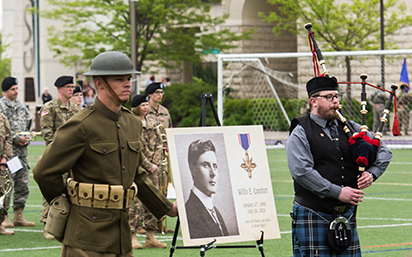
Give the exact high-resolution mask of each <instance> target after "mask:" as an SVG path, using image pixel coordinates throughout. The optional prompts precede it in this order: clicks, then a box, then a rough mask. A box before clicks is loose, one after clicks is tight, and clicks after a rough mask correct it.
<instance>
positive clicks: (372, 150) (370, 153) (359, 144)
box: [305, 23, 400, 174]
mask: <svg viewBox="0 0 412 257" xmlns="http://www.w3.org/2000/svg"><path fill="white" fill-rule="evenodd" d="M305 29H307V30H308V40H309V45H310V48H311V51H312V61H313V66H314V73H315V77H316V76H325V77H330V71H329V70H328V69H327V68H326V64H325V60H324V59H323V56H322V53H321V51H320V49H319V46H318V44H317V42H316V39H315V34H314V32H313V31H312V24H311V23H307V24H306V25H305ZM319 66H321V67H322V69H323V73H322V74H321V73H320V71H319ZM367 77H368V76H367V75H366V74H361V75H360V78H361V80H362V81H361V82H338V84H361V86H362V91H361V107H362V108H361V110H360V113H361V116H362V124H361V131H356V130H355V129H354V127H353V126H352V125H351V123H350V122H348V121H347V120H346V118H345V117H344V116H343V114H342V111H341V108H339V109H336V110H335V111H336V113H337V115H338V117H339V120H340V121H341V122H342V123H343V124H344V128H343V130H344V132H345V133H346V134H347V136H348V138H349V140H348V142H349V145H350V149H351V154H352V156H353V158H354V160H355V161H356V163H357V164H358V165H359V172H360V174H362V172H363V171H365V170H366V169H367V168H368V167H369V166H370V165H371V164H372V163H373V162H374V161H375V160H376V155H377V152H378V148H379V146H380V141H381V138H382V131H383V127H384V125H385V123H386V122H387V121H388V117H389V110H390V107H391V105H392V101H394V113H395V117H394V124H393V128H392V133H393V135H394V136H398V135H400V132H399V122H398V118H397V115H396V95H395V91H396V90H397V89H398V86H397V85H396V84H392V85H391V89H392V90H391V91H388V90H385V89H382V88H379V87H377V86H375V85H372V84H369V83H367V82H366V79H367ZM366 85H368V86H371V87H373V88H376V89H378V90H383V91H385V92H388V93H389V94H390V95H389V99H388V101H387V102H386V105H385V109H384V110H383V112H382V117H381V118H380V123H379V127H378V129H377V131H376V132H375V137H374V138H373V139H371V138H370V137H369V136H368V135H367V131H368V126H367V125H366V114H367V113H368V110H367V109H366V104H367V102H366Z"/></svg>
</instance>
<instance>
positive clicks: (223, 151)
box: [166, 126, 280, 246]
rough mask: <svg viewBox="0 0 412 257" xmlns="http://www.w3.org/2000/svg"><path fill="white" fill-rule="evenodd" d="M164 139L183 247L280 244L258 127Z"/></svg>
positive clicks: (183, 131) (176, 131)
mask: <svg viewBox="0 0 412 257" xmlns="http://www.w3.org/2000/svg"><path fill="white" fill-rule="evenodd" d="M166 134H167V138H168V145H169V153H170V163H171V170H172V174H173V182H174V186H175V189H176V197H177V198H176V199H177V203H178V212H179V219H180V223H181V230H182V235H183V244H184V245H185V246H191V245H203V244H207V243H210V242H211V241H212V240H214V239H216V242H215V244H218V243H230V242H243V241H255V240H258V239H260V236H261V231H263V232H264V239H265V240H266V239H276V238H280V231H279V225H278V220H277V215H276V208H275V201H274V196H273V190H272V182H271V178H270V170H269V165H268V160H267V154H266V147H265V142H264V136H263V129H262V126H231V127H198V128H170V129H166Z"/></svg>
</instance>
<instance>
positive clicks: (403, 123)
mask: <svg viewBox="0 0 412 257" xmlns="http://www.w3.org/2000/svg"><path fill="white" fill-rule="evenodd" d="M411 100H412V96H411V95H410V94H408V93H407V92H406V86H405V85H401V92H400V93H399V96H398V97H397V103H398V112H399V130H400V131H401V132H402V130H403V131H404V132H405V136H408V135H409V122H410V113H409V101H411Z"/></svg>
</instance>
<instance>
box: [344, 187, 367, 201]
mask: <svg viewBox="0 0 412 257" xmlns="http://www.w3.org/2000/svg"><path fill="white" fill-rule="evenodd" d="M364 194H365V193H364V192H363V191H361V190H359V189H354V188H351V187H343V188H342V190H341V191H340V194H339V197H338V199H339V200H340V201H341V202H344V203H350V204H353V205H356V206H358V205H359V202H362V201H363V200H362V198H363V195H364Z"/></svg>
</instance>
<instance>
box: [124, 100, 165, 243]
mask: <svg viewBox="0 0 412 257" xmlns="http://www.w3.org/2000/svg"><path fill="white" fill-rule="evenodd" d="M148 101H149V97H148V96H147V95H136V96H135V97H133V99H132V103H131V107H132V112H133V113H135V114H136V115H137V116H139V118H140V119H141V121H142V125H143V133H142V144H143V149H142V151H143V163H142V166H141V167H142V168H143V169H144V170H145V171H146V173H147V176H148V178H149V179H150V180H151V181H152V182H153V185H155V187H156V188H158V189H160V191H161V192H162V193H163V194H165V189H166V186H167V184H166V183H163V186H160V184H159V175H160V174H161V173H164V172H165V171H164V169H159V167H161V163H162V161H164V160H165V157H166V156H165V153H164V150H163V142H162V139H161V137H160V135H159V132H158V129H157V128H156V127H155V126H150V127H149V123H148V122H147V120H146V114H147V112H148ZM161 178H163V179H166V176H164V177H161ZM165 182H167V179H166V180H165ZM138 204H139V203H138V202H136V206H138ZM131 217H132V218H133V220H135V221H136V219H138V218H140V217H141V216H140V217H138V216H137V214H134V213H133V212H132V213H131ZM143 221H144V224H145V229H146V235H149V234H151V233H154V231H156V229H157V226H158V225H157V223H158V219H157V218H156V217H155V216H154V215H153V214H152V213H151V212H150V211H149V210H148V209H147V208H146V207H145V206H143ZM129 223H130V226H131V228H132V233H133V230H137V227H133V225H138V223H137V224H133V223H132V222H129ZM135 238H136V232H135V233H133V234H132V245H134V246H135V247H136V248H135V249H140V247H139V244H140V243H138V242H136V241H137V239H136V240H135ZM145 247H146V248H166V247H167V245H166V244H165V243H160V242H159V241H158V240H157V239H156V238H155V237H151V236H146V243H145Z"/></svg>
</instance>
